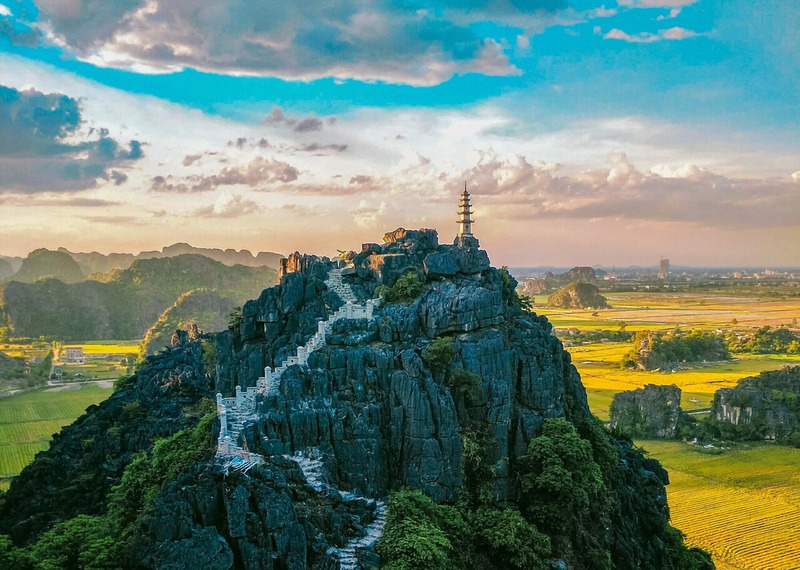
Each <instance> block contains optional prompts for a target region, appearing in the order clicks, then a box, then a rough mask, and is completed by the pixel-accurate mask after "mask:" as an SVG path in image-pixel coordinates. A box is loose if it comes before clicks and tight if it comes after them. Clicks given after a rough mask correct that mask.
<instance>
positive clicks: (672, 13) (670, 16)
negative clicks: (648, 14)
mask: <svg viewBox="0 0 800 570" xmlns="http://www.w3.org/2000/svg"><path fill="white" fill-rule="evenodd" d="M682 10H683V8H682V7H678V8H673V9H672V10H670V11H669V14H666V15H665V14H661V15H660V16H659V17H658V18H656V21H657V22H662V21H664V20H671V19H673V18H677V17H678V16H679V15H680V13H681V11H682Z"/></svg>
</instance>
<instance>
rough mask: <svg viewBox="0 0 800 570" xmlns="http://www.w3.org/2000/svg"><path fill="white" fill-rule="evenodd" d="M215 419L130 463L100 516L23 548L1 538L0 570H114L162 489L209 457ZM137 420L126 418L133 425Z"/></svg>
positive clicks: (78, 520)
mask: <svg viewBox="0 0 800 570" xmlns="http://www.w3.org/2000/svg"><path fill="white" fill-rule="evenodd" d="M214 417H215V414H214V413H209V414H206V415H205V416H204V417H203V419H202V420H201V421H200V423H199V424H198V425H197V426H196V427H195V428H194V429H185V430H181V431H179V432H177V433H175V434H174V435H172V436H171V437H168V438H164V439H160V440H158V441H156V443H155V445H154V446H153V450H152V451H151V452H150V453H145V454H142V455H140V456H139V457H137V458H136V459H134V461H133V462H131V463H130V464H129V465H128V467H127V468H126V469H125V472H124V474H123V476H122V482H121V483H120V484H119V485H118V486H117V487H115V488H114V489H113V491H112V493H111V497H110V499H109V506H108V511H107V513H106V514H104V515H98V516H89V515H78V516H76V517H75V518H72V519H69V520H66V521H64V522H61V523H59V524H57V525H55V526H54V527H53V528H51V529H50V530H48V531H47V532H45V533H44V534H43V535H42V536H41V537H40V538H39V539H38V540H37V541H36V542H34V543H33V544H31V545H29V546H28V547H26V548H14V546H13V544H12V543H11V541H10V540H9V539H8V537H6V536H4V535H0V568H14V569H19V570H118V569H119V568H122V567H123V566H124V560H125V551H126V548H127V545H128V541H129V540H130V539H131V536H132V535H133V534H134V533H135V531H136V521H137V519H138V518H139V517H140V516H142V515H143V514H144V513H146V511H147V508H148V505H149V504H150V502H151V501H152V500H153V499H154V498H155V497H156V496H157V495H158V494H159V492H160V491H161V488H162V486H163V484H164V483H166V482H168V481H172V480H174V479H175V478H176V477H177V476H178V475H179V474H180V473H183V472H185V471H187V470H188V469H189V468H190V467H191V465H192V464H194V463H196V462H198V461H201V460H203V459H206V458H208V457H209V454H210V453H211V449H212V440H211V426H212V423H213V421H214ZM134 419H135V418H129V420H134Z"/></svg>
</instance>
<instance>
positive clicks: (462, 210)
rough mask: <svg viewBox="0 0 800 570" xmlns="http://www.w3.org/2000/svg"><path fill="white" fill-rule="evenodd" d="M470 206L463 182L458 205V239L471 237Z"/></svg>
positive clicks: (465, 184) (471, 220)
mask: <svg viewBox="0 0 800 570" xmlns="http://www.w3.org/2000/svg"><path fill="white" fill-rule="evenodd" d="M474 221H475V220H473V219H472V204H471V203H470V201H469V192H467V183H466V182H464V191H463V192H462V193H461V202H460V203H459V204H458V237H464V236H470V237H471V236H472V224H473V222H474Z"/></svg>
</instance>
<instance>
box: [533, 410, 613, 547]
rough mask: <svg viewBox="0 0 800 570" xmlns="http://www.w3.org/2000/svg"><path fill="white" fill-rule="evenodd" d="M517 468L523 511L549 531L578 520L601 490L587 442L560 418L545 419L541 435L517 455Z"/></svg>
mask: <svg viewBox="0 0 800 570" xmlns="http://www.w3.org/2000/svg"><path fill="white" fill-rule="evenodd" d="M519 470H520V487H521V489H522V497H521V498H522V501H521V502H522V504H523V505H525V507H524V508H525V511H524V512H525V514H526V515H527V518H528V519H529V520H532V521H533V522H535V523H536V524H537V526H539V527H541V528H543V529H545V530H548V531H550V532H561V531H563V530H564V527H563V525H564V524H565V521H579V520H580V519H581V518H582V517H584V516H585V515H586V514H587V513H588V511H589V505H590V504H591V503H593V502H596V501H598V500H599V498H600V493H601V491H604V486H603V478H602V474H601V472H600V467H599V466H598V465H597V463H595V462H594V458H593V455H592V446H591V444H590V443H589V442H588V441H587V440H585V439H582V438H581V437H580V435H579V434H578V432H577V430H576V429H575V427H574V426H573V425H572V424H571V423H569V422H568V421H567V420H565V419H564V418H558V419H547V420H545V422H544V424H543V425H542V435H540V436H539V437H537V438H535V439H533V440H531V442H530V444H529V445H528V453H527V454H526V455H523V456H522V457H520V459H519Z"/></svg>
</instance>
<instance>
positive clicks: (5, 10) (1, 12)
mask: <svg viewBox="0 0 800 570" xmlns="http://www.w3.org/2000/svg"><path fill="white" fill-rule="evenodd" d="M11 15H12V14H11V9H10V8H9V7H8V6H6V5H5V4H0V16H11Z"/></svg>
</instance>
